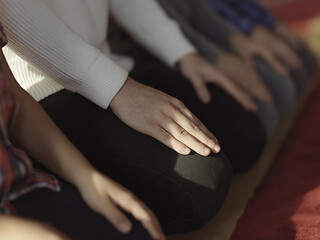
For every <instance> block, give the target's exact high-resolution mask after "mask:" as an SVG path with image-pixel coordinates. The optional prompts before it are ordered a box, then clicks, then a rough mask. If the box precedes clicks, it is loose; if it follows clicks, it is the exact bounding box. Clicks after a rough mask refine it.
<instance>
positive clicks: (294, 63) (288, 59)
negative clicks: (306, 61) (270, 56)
mask: <svg viewBox="0 0 320 240" xmlns="http://www.w3.org/2000/svg"><path fill="white" fill-rule="evenodd" d="M274 54H275V56H276V57H278V58H279V60H280V61H281V62H283V63H284V64H286V65H287V66H288V67H289V68H291V69H298V68H301V67H302V65H303V64H302V61H301V60H300V59H299V58H298V56H297V55H296V54H295V53H294V52H293V51H292V50H291V49H290V48H289V47H288V46H286V45H285V44H283V43H281V44H280V43H279V45H278V46H277V47H276V48H275V49H274Z"/></svg>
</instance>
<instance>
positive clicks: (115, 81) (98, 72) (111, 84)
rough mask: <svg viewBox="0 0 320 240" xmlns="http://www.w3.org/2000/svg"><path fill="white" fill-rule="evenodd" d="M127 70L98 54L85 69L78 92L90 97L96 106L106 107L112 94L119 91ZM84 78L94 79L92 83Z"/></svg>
mask: <svg viewBox="0 0 320 240" xmlns="http://www.w3.org/2000/svg"><path fill="white" fill-rule="evenodd" d="M127 77H128V72H127V71H126V70H124V69H123V68H121V67H120V66H118V65H117V64H115V63H114V62H112V61H111V60H110V59H109V58H107V57H106V56H105V55H103V54H99V55H98V57H97V58H96V59H95V60H94V61H93V63H92V64H91V66H90V67H89V69H88V70H87V71H86V73H85V75H84V77H83V81H82V84H83V86H82V87H81V88H78V89H79V90H78V93H79V94H81V95H82V96H84V97H86V98H88V99H90V100H91V101H92V102H94V103H96V104H97V105H98V106H100V107H102V108H104V109H106V108H108V107H109V105H110V103H111V101H112V99H113V98H114V96H115V95H116V94H117V93H118V92H119V90H120V89H121V87H122V86H123V84H124V83H125V81H126V80H127ZM86 79H95V81H94V83H92V82H91V83H88V81H86Z"/></svg>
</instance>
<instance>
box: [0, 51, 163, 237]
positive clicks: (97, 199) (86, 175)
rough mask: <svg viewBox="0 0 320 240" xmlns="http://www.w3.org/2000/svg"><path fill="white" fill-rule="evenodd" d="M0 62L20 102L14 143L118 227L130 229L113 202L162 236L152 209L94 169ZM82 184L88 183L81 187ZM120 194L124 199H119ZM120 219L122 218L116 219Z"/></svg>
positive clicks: (12, 127)
mask: <svg viewBox="0 0 320 240" xmlns="http://www.w3.org/2000/svg"><path fill="white" fill-rule="evenodd" d="M1 63H2V66H3V73H4V79H5V80H6V81H7V83H8V85H9V87H10V89H11V90H12V93H13V95H14V96H15V98H16V100H17V102H18V104H19V108H18V111H17V112H16V116H15V118H14V120H13V122H12V126H11V128H10V131H9V134H10V138H11V140H12V141H13V143H14V144H15V145H17V146H19V147H21V148H22V149H23V150H25V151H26V152H27V153H28V155H29V156H31V157H32V159H35V160H36V161H38V162H39V163H41V164H42V165H44V166H45V167H47V168H48V169H50V170H51V171H52V172H54V173H56V174H57V175H59V176H60V177H62V178H63V179H65V180H66V181H68V182H70V183H71V184H73V185H75V186H76V187H77V189H78V190H79V191H80V193H81V194H82V196H83V198H84V200H85V201H86V202H87V204H88V205H89V206H90V207H92V208H93V210H94V211H96V212H98V213H99V214H101V215H103V216H105V217H106V219H107V220H109V221H110V222H111V224H113V225H114V227H115V228H116V229H118V230H119V231H121V232H123V233H127V232H129V231H130V230H131V223H130V222H129V220H128V219H127V218H124V216H123V215H122V216H121V215H120V213H119V212H116V211H115V205H118V206H119V207H120V208H122V209H124V210H125V211H127V212H128V213H131V214H133V216H134V217H137V218H138V220H140V221H141V222H142V224H143V225H144V226H145V228H146V230H147V231H148V232H149V233H150V235H151V236H152V237H153V238H154V239H161V240H163V239H165V238H164V235H163V233H162V230H161V227H160V225H159V223H158V222H157V220H156V218H155V217H154V215H153V213H152V212H151V211H150V210H149V209H148V208H147V207H146V206H145V205H144V204H143V203H142V202H141V201H140V200H138V199H137V198H135V197H134V196H133V194H131V193H130V192H129V191H128V190H126V189H124V188H123V187H121V186H120V185H118V184H116V183H115V182H113V181H112V180H110V179H108V178H107V177H105V176H103V175H102V174H100V173H99V172H97V170H95V169H94V168H93V167H92V165H91V164H90V163H89V162H88V160H87V159H86V158H85V157H84V156H83V155H82V154H81V153H80V151H78V150H77V149H76V148H75V147H74V145H73V144H72V143H71V142H70V141H69V140H68V139H67V138H66V137H65V136H64V134H63V133H62V132H61V131H60V130H59V129H58V128H57V127H56V126H55V124H54V123H53V122H52V121H51V119H50V118H49V117H48V115H47V114H46V113H45V112H44V110H43V109H42V108H41V107H40V105H39V104H38V103H37V102H36V101H35V100H34V99H33V98H32V97H31V96H30V95H29V94H28V93H27V92H25V91H24V90H23V89H22V88H21V87H20V85H19V84H18V83H17V82H16V81H15V79H14V77H13V75H12V73H11V71H10V69H9V67H8V65H7V63H6V61H5V59H4V56H3V54H2V53H1ZM30 136H32V138H30ZM83 186H88V187H86V188H85V189H84V187H83ZM57 194H58V193H57ZM121 197H124V199H126V200H127V201H123V200H121V199H119V198H121ZM109 211H110V212H109ZM120 217H121V218H120ZM119 219H120V220H122V221H123V222H119ZM42 239H47V238H42ZM54 239H55V238H54Z"/></svg>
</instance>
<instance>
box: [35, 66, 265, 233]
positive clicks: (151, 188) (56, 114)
mask: <svg viewBox="0 0 320 240" xmlns="http://www.w3.org/2000/svg"><path fill="white" fill-rule="evenodd" d="M132 76H133V77H134V78H135V79H136V80H138V81H140V82H142V83H145V84H147V85H150V86H153V87H155V88H158V89H160V90H163V91H165V92H167V93H169V94H171V95H173V96H176V97H178V98H180V99H181V100H182V101H183V102H184V103H185V104H186V105H187V106H188V107H189V108H190V109H191V110H192V111H193V112H194V113H195V114H196V115H197V116H198V117H199V118H200V119H201V120H202V121H203V122H204V123H205V124H206V125H207V126H208V128H209V129H210V130H212V131H213V132H214V133H215V134H216V136H217V137H218V139H219V141H220V143H221V145H222V148H223V150H224V152H225V153H226V154H227V155H228V156H229V158H230V159H231V163H232V166H233V168H234V170H236V171H240V170H244V169H246V168H248V167H249V166H251V165H252V164H253V163H254V162H255V161H256V160H257V158H258V157H259V155H260V153H261V151H262V149H263V147H264V144H265V132H264V130H263V127H262V126H261V123H260V121H259V120H258V118H257V117H256V116H255V115H254V114H253V113H250V112H247V111H244V110H243V108H241V107H240V106H239V105H238V104H237V103H236V102H235V101H234V100H233V99H232V98H231V97H229V96H228V95H227V94H225V93H224V92H223V91H222V90H221V89H219V88H217V87H215V86H213V85H212V86H210V90H211V92H212V95H213V101H212V102H211V103H210V104H208V105H203V104H201V103H200V102H199V101H198V99H197V97H196V95H195V92H194V91H193V89H192V87H191V85H190V84H189V83H188V82H187V81H186V80H185V79H183V78H182V77H181V76H180V75H179V74H177V73H176V72H174V71H172V70H171V69H168V68H166V67H164V66H162V65H159V64H156V65H154V64H150V65H148V64H143V65H142V66H140V65H138V66H137V67H136V69H135V70H134V71H133V72H132ZM41 104H42V106H43V107H44V109H46V110H47V112H48V113H49V115H50V116H51V117H52V119H53V120H54V121H55V122H56V124H57V125H58V126H59V127H60V128H61V129H62V131H63V132H64V133H65V134H66V135H67V136H68V137H69V138H70V139H71V141H72V142H73V143H74V144H75V145H76V146H77V147H78V148H79V149H80V150H81V151H82V152H83V153H84V154H85V155H86V156H87V158H88V159H89V160H90V161H91V162H92V163H93V164H94V166H95V167H97V168H98V169H99V170H100V171H102V172H104V173H105V174H107V175H108V176H110V177H112V178H113V179H115V180H116V181H118V182H119V183H121V184H123V185H124V186H126V187H127V188H129V189H131V190H132V191H133V192H134V193H135V194H136V195H137V196H138V197H139V198H140V199H142V200H143V201H144V202H145V203H146V204H147V205H149V207H150V208H151V209H153V211H154V212H155V214H156V216H157V217H158V219H159V220H160V223H161V225H162V227H163V228H164V231H165V233H168V234H169V233H178V232H183V231H190V230H193V229H196V228H199V227H201V226H203V225H204V224H205V223H207V222H208V221H209V220H210V219H211V218H212V217H213V216H214V215H215V214H216V212H217V211H218V210H219V209H220V207H221V205H222V203H223V201H224V199H225V197H226V194H227V192H228V189H229V185H230V182H231V177H232V169H231V166H230V162H229V160H228V158H227V157H226V156H225V154H224V153H220V154H218V155H213V154H212V155H211V156H208V157H202V156H200V155H198V154H195V153H192V154H190V155H189V156H183V155H180V154H178V153H176V152H175V151H173V150H171V149H169V148H168V147H166V146H164V145H163V144H161V143H160V142H158V141H157V140H155V139H153V138H151V137H149V136H146V135H143V134H140V133H138V132H136V131H134V130H133V129H131V128H130V127H128V126H126V125H125V124H124V123H122V122H121V121H120V120H119V119H118V118H117V117H116V116H115V115H114V114H113V112H112V111H111V110H110V109H107V110H104V109H101V108H99V107H98V106H96V105H95V104H93V103H91V102H90V101H88V100H86V99H84V98H83V97H81V96H79V95H78V94H72V93H70V92H68V91H66V90H63V91H61V92H59V93H56V94H54V95H53V96H50V97H48V98H46V99H45V100H43V101H41Z"/></svg>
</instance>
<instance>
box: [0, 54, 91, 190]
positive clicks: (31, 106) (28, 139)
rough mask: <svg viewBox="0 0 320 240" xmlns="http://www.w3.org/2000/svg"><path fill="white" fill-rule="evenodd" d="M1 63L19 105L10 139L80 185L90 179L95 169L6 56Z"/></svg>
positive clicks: (65, 177)
mask: <svg viewBox="0 0 320 240" xmlns="http://www.w3.org/2000/svg"><path fill="white" fill-rule="evenodd" d="M1 60H2V61H1V62H2V66H3V71H4V79H5V80H6V81H7V82H8V84H9V86H10V89H11V90H12V92H13V95H14V96H15V98H16V100H17V102H18V108H17V113H16V115H15V118H14V121H13V123H12V126H11V128H10V138H11V139H12V141H13V142H14V144H15V145H18V146H19V147H21V148H22V149H24V150H25V151H26V152H27V153H28V155H29V156H30V157H32V158H33V159H34V160H36V161H38V162H39V163H41V164H42V165H44V166H45V167H47V168H48V169H50V170H51V171H52V172H54V173H56V174H57V175H59V176H61V177H62V178H64V179H65V180H66V181H68V182H70V183H72V184H74V185H76V186H79V185H80V184H81V178H82V176H85V177H87V176H89V175H90V174H91V173H92V172H93V171H94V170H93V168H92V166H91V165H90V164H89V162H88V161H87V160H86V159H85V157H84V156H83V155H82V154H81V153H80V152H79V151H78V150H77V149H76V148H75V147H74V146H73V145H72V143H71V142H70V141H69V140H68V139H67V138H66V137H65V136H64V135H63V133H62V132H61V131H60V130H59V129H58V128H57V127H56V126H55V124H54V123H53V122H52V120H51V119H50V118H49V117H48V115H47V114H46V113H45V112H44V110H43V109H42V108H41V107H40V105H39V104H38V103H37V102H36V101H35V100H34V99H33V98H32V97H31V96H30V95H29V94H28V93H27V92H25V91H24V90H23V89H22V88H21V87H20V86H19V84H18V83H17V82H16V81H15V79H14V77H13V75H12V73H11V71H10V69H9V67H8V65H7V64H6V61H5V59H4V57H3V54H2V53H1ZM85 177H84V178H85Z"/></svg>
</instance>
